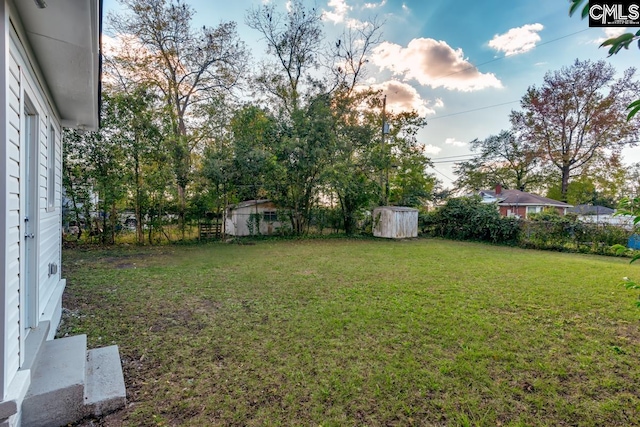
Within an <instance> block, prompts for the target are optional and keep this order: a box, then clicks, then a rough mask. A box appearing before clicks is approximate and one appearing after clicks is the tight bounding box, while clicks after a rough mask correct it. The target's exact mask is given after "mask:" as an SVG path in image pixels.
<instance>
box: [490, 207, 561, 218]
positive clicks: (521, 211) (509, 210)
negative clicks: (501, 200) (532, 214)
mask: <svg viewBox="0 0 640 427" xmlns="http://www.w3.org/2000/svg"><path fill="white" fill-rule="evenodd" d="M498 208H499V211H500V215H501V216H513V215H517V216H519V217H520V218H526V217H527V206H522V205H518V206H499V207H498ZM554 209H555V210H556V211H558V213H559V214H560V215H565V213H566V208H559V207H556V208H554Z"/></svg>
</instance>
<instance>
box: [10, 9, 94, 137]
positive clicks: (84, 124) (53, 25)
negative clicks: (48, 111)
mask: <svg viewBox="0 0 640 427" xmlns="http://www.w3.org/2000/svg"><path fill="white" fill-rule="evenodd" d="M45 3H46V7H45V8H39V7H38V6H37V5H36V3H35V2H34V1H32V0H28V1H27V0H18V1H14V6H15V9H16V11H17V12H18V16H19V18H20V21H21V24H22V28H23V30H24V33H25V34H26V36H27V39H28V41H29V45H30V46H31V49H32V50H33V56H34V58H37V60H36V62H37V64H38V68H39V71H40V73H41V75H42V77H43V78H44V80H45V82H44V83H45V84H46V87H47V88H48V90H49V93H50V94H51V97H52V99H53V103H54V104H55V107H56V109H57V111H58V114H59V116H60V121H61V124H62V125H63V126H65V127H71V128H78V129H86V130H97V129H98V124H99V118H98V116H99V110H100V106H99V103H100V65H101V64H100V24H101V6H102V4H101V3H102V1H101V0H46V2H45Z"/></svg>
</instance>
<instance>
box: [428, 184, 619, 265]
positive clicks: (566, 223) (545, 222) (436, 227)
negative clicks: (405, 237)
mask: <svg viewBox="0 0 640 427" xmlns="http://www.w3.org/2000/svg"><path fill="white" fill-rule="evenodd" d="M419 227H420V230H421V232H422V233H423V234H426V235H431V236H434V237H443V238H447V239H454V240H480V241H485V242H491V243H502V244H510V245H518V246H521V247H523V248H530V249H544V250H555V251H564V252H582V253H592V254H600V255H615V254H616V251H615V250H614V249H612V246H614V245H623V246H624V245H626V243H627V240H628V238H629V235H630V232H629V231H627V230H625V229H623V228H621V227H616V226H613V225H606V224H604V225H603V224H590V223H584V222H581V221H579V220H578V218H577V217H576V216H575V215H571V214H569V215H565V216H561V215H559V214H558V212H557V211H556V210H555V209H551V210H545V211H543V212H540V213H537V214H532V215H530V216H529V218H528V219H527V220H522V219H516V218H504V217H501V216H500V214H499V212H498V210H497V209H496V206H495V205H494V204H487V203H482V202H481V200H480V199H479V198H472V197H471V198H470V197H463V198H456V199H450V200H449V201H448V202H447V203H446V205H444V206H442V207H440V208H439V209H437V210H436V211H433V212H429V213H426V214H421V215H420V216H419Z"/></svg>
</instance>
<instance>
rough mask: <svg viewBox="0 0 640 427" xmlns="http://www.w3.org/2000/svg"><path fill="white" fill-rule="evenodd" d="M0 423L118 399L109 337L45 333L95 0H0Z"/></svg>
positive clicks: (88, 81) (57, 312)
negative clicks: (68, 147) (65, 136)
mask: <svg viewBox="0 0 640 427" xmlns="http://www.w3.org/2000/svg"><path fill="white" fill-rule="evenodd" d="M0 3H1V7H0V15H1V19H0V39H1V43H0V45H1V46H2V48H1V49H0V51H1V53H0V62H1V63H2V66H0V85H1V86H2V90H1V91H0V92H1V93H2V95H1V96H2V102H1V103H0V133H1V134H2V139H3V141H5V142H4V143H2V144H0V164H1V165H2V167H1V168H0V170H1V172H0V173H2V174H4V175H3V176H2V177H1V178H0V221H1V222H2V226H0V254H1V256H0V257H1V258H2V262H0V284H1V286H2V292H0V307H1V310H2V315H1V316H0V329H2V334H1V335H0V390H1V392H2V396H1V397H0V426H7V427H9V426H23V427H27V426H58V425H66V424H69V423H73V422H75V421H77V420H78V419H80V418H83V417H85V416H90V415H94V416H100V415H101V414H103V413H104V412H108V411H110V410H114V409H117V408H119V407H121V406H124V404H125V389H124V380H123V376H122V368H121V365H120V357H119V352H118V348H117V346H108V347H103V348H97V349H92V350H89V351H87V337H86V336H85V335H76V336H70V337H65V338H60V339H54V337H55V335H56V330H57V328H58V325H59V323H60V320H61V314H62V294H63V292H64V289H65V285H66V281H65V279H64V278H63V277H62V274H61V273H62V269H61V246H62V191H61V189H62V185H61V183H62V173H61V171H62V144H63V141H62V129H63V128H64V127H72V128H79V129H84V130H96V129H97V128H98V116H99V98H100V88H99V87H100V23H101V3H102V2H101V1H100V0H72V1H69V0H65V1H58V0H51V1H50V0H46V1H44V0H36V1H26V0H0Z"/></svg>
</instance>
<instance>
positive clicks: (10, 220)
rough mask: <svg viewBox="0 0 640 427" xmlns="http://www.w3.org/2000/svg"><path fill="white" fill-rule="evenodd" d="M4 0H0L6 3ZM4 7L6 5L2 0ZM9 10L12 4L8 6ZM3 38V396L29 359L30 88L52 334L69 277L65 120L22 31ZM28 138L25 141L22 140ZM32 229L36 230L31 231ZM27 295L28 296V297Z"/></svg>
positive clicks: (45, 304)
mask: <svg viewBox="0 0 640 427" xmlns="http://www.w3.org/2000/svg"><path fill="white" fill-rule="evenodd" d="M2 3H3V2H1V1H0V5H2ZM2 6H4V5H2ZM5 10H6V9H5ZM5 22H6V21H5ZM3 31H4V35H3V37H7V36H9V39H10V42H9V52H8V58H7V65H6V66H7V70H5V71H6V82H5V83H4V84H5V85H6V86H5V93H6V94H7V100H6V105H5V111H6V115H7V117H6V122H5V123H6V128H5V129H6V141H7V151H6V169H7V173H6V179H7V181H6V187H7V188H6V191H5V194H6V212H5V215H6V230H7V231H6V234H5V238H6V241H5V242H4V249H5V266H6V267H5V274H4V276H5V277H4V283H5V288H4V290H5V295H4V299H5V313H4V316H5V318H4V353H3V357H4V372H3V375H2V377H3V381H2V383H3V384H2V386H3V398H7V397H8V396H7V393H8V390H9V385H10V384H11V382H12V380H13V379H14V378H15V377H16V374H17V372H18V370H19V368H20V365H21V363H22V361H23V360H24V338H25V337H24V336H21V329H22V328H21V325H20V321H21V319H20V307H21V305H20V302H21V301H20V300H21V295H20V291H21V288H20V287H21V283H20V279H21V277H20V271H21V267H22V266H21V258H20V255H21V250H22V251H23V249H22V248H21V244H22V242H23V235H24V234H25V230H24V229H23V219H24V218H23V217H24V212H22V211H21V210H22V209H24V208H25V201H24V200H22V199H21V192H22V191H24V188H25V183H21V182H20V179H21V178H20V174H21V170H20V168H21V165H22V166H24V164H23V162H24V161H25V154H24V149H22V147H23V146H22V145H21V134H22V129H23V127H24V123H23V121H22V120H21V114H22V112H23V110H24V102H25V96H24V94H25V92H26V93H27V94H28V96H29V99H30V100H31V102H32V104H33V107H34V108H35V109H36V110H37V115H38V120H39V121H38V134H37V138H38V141H37V142H38V144H37V145H38V148H37V153H36V155H37V156H38V157H37V158H38V162H37V163H38V166H37V169H38V171H37V174H36V175H37V177H38V185H37V187H38V190H37V192H38V194H37V206H38V218H37V219H38V224H36V230H35V231H36V232H37V233H38V239H37V244H38V247H37V250H36V253H37V259H38V261H37V262H38V267H37V270H38V277H37V281H38V295H37V298H38V303H39V304H38V308H39V312H38V322H41V321H51V324H52V330H51V332H50V335H53V334H54V333H55V328H56V327H57V325H58V322H59V315H60V309H59V308H56V307H57V306H58V307H59V304H60V298H61V295H62V291H63V289H64V281H61V280H60V260H61V223H60V200H61V191H60V184H61V169H62V168H61V136H60V125H59V121H58V120H57V119H56V118H55V116H54V115H53V114H52V108H51V107H50V103H49V102H48V100H47V98H46V96H45V95H44V93H45V91H44V90H43V88H42V87H41V85H40V83H39V81H38V79H37V77H36V76H35V74H34V72H33V67H34V66H35V65H34V64H31V63H30V62H29V61H28V56H27V54H26V51H27V49H26V48H25V47H24V46H23V45H22V42H21V40H20V38H19V37H18V35H17V34H16V32H15V30H14V29H13V27H11V28H9V29H8V28H4V27H3ZM51 125H53V126H54V128H55V129H56V138H55V140H54V141H49V139H50V138H49V129H50V126H51ZM22 143H24V141H22ZM49 143H54V144H56V148H55V151H56V157H57V158H56V164H55V170H56V173H55V176H56V179H55V183H53V184H55V186H56V191H55V203H54V209H50V210H47V199H46V197H47V186H48V185H50V184H51V183H48V182H47V153H48V150H47V147H48V144H49ZM31 231H32V232H33V231H34V230H31ZM50 263H54V264H56V265H57V267H58V272H57V273H56V274H53V275H49V274H48V272H49V268H48V266H49V264H50ZM22 299H24V297H23V296H22Z"/></svg>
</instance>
